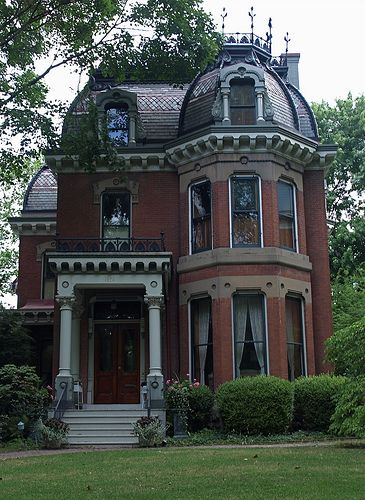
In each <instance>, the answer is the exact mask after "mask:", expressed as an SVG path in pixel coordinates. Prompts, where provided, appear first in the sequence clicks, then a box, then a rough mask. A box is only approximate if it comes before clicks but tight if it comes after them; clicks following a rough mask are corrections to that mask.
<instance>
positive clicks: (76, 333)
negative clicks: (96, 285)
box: [71, 303, 84, 380]
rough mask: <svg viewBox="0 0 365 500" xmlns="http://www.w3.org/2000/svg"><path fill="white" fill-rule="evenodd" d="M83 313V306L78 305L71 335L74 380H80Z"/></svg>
mask: <svg viewBox="0 0 365 500" xmlns="http://www.w3.org/2000/svg"><path fill="white" fill-rule="evenodd" d="M83 312H84V309H83V307H82V306H81V304H79V303H76V304H75V306H74V308H73V311H72V334H71V375H72V377H73V379H74V380H80V321H81V315H82V313H83Z"/></svg>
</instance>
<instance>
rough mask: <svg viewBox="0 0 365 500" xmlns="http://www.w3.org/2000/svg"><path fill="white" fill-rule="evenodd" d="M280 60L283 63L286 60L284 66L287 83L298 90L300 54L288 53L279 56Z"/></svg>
mask: <svg viewBox="0 0 365 500" xmlns="http://www.w3.org/2000/svg"><path fill="white" fill-rule="evenodd" d="M281 58H282V60H284V61H285V58H286V66H287V67H288V76H287V81H288V82H289V83H291V84H292V85H294V87H296V88H297V89H299V71H298V64H299V59H300V54H298V53H290V52H288V53H287V54H281Z"/></svg>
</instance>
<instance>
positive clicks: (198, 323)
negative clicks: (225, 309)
mask: <svg viewBox="0 0 365 500" xmlns="http://www.w3.org/2000/svg"><path fill="white" fill-rule="evenodd" d="M190 307H191V309H190V312H191V347H192V352H191V356H192V373H191V375H192V377H193V378H195V379H197V380H198V381H199V382H200V383H201V384H206V385H208V386H209V387H211V388H213V385H214V381H213V337H212V321H211V300H210V298H203V299H195V300H192V301H191V303H190Z"/></svg>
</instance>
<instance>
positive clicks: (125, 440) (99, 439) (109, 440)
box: [68, 436, 138, 446]
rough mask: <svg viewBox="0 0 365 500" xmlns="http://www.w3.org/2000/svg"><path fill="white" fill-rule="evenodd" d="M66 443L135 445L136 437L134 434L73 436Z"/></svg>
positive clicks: (136, 442)
mask: <svg viewBox="0 0 365 500" xmlns="http://www.w3.org/2000/svg"><path fill="white" fill-rule="evenodd" d="M68 444H70V445H87V446H89V445H111V444H112V445H116V446H117V445H119V446H123V445H129V446H131V445H137V444H138V438H137V437H136V436H121V437H116V436H86V437H85V436H77V437H76V436H75V437H69V439H68Z"/></svg>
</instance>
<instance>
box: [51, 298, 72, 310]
mask: <svg viewBox="0 0 365 500" xmlns="http://www.w3.org/2000/svg"><path fill="white" fill-rule="evenodd" d="M56 301H57V302H58V303H59V305H60V309H61V310H62V309H72V308H73V306H74V304H75V302H76V297H75V296H74V295H70V296H68V297H65V296H63V295H57V296H56Z"/></svg>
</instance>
